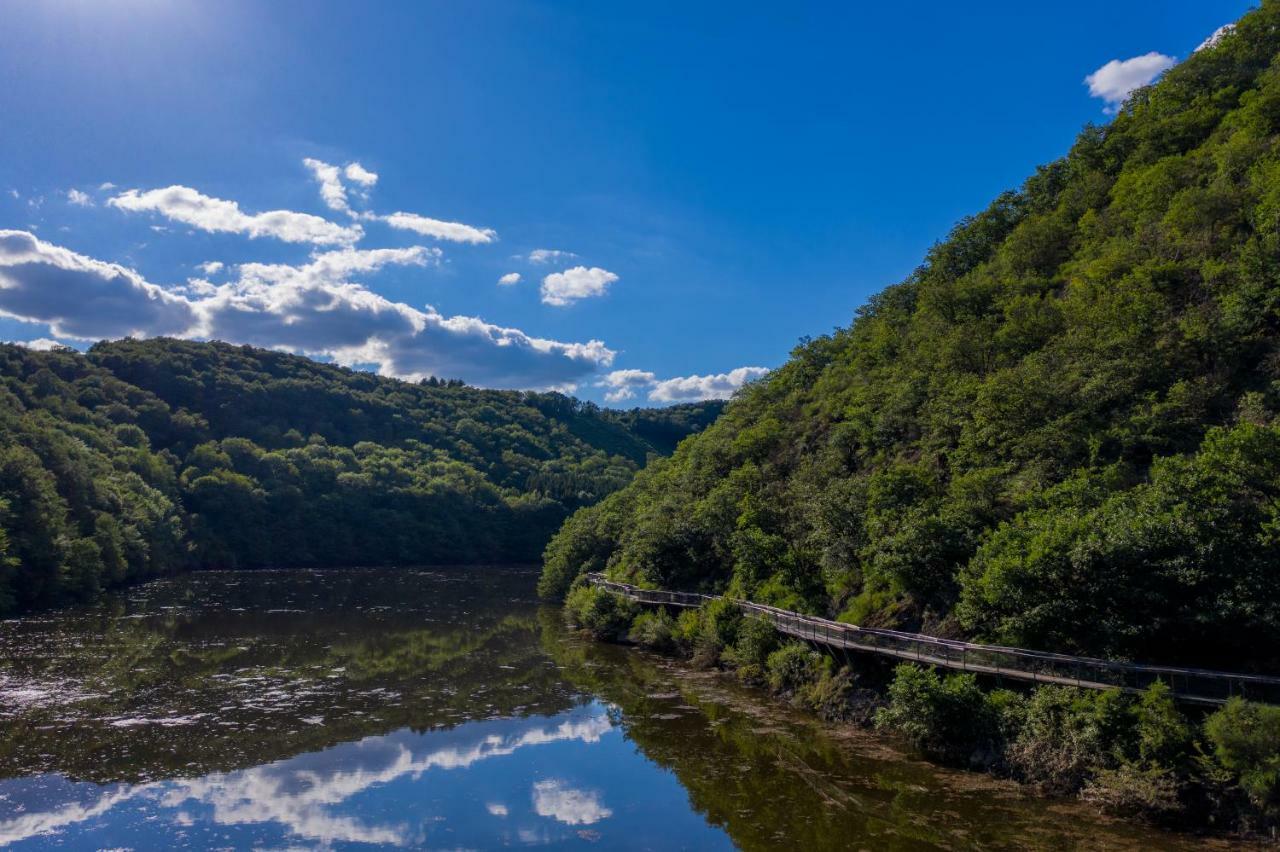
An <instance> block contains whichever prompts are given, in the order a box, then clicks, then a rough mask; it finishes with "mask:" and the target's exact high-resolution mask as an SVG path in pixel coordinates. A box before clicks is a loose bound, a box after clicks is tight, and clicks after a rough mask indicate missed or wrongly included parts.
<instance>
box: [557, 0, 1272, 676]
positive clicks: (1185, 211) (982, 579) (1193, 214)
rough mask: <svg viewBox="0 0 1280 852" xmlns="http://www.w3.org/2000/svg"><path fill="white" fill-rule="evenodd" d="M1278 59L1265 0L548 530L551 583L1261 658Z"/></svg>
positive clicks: (1021, 639) (1265, 646)
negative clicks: (701, 425)
mask: <svg viewBox="0 0 1280 852" xmlns="http://www.w3.org/2000/svg"><path fill="white" fill-rule="evenodd" d="M1277 54H1280V2H1277V0H1265V2H1263V3H1261V5H1260V7H1259V8H1258V9H1256V10H1254V11H1252V12H1250V13H1249V14H1247V15H1245V16H1244V18H1242V19H1241V20H1240V21H1239V22H1238V24H1237V25H1236V27H1235V30H1234V31H1233V32H1232V33H1230V34H1229V35H1226V36H1225V37H1223V38H1222V39H1221V40H1220V41H1219V42H1218V43H1216V44H1215V45H1214V46H1211V47H1207V48H1205V49H1204V50H1200V51H1197V52H1195V53H1194V54H1192V55H1191V56H1189V57H1188V58H1187V59H1186V60H1185V61H1183V62H1182V63H1180V64H1179V65H1178V66H1176V67H1175V68H1173V69H1171V70H1170V71H1169V72H1167V73H1166V74H1165V75H1164V77H1163V78H1162V80H1161V81H1160V82H1158V83H1157V84H1156V85H1154V86H1151V87H1148V88H1144V89H1140V90H1138V91H1137V92H1135V93H1134V95H1133V96H1132V98H1131V99H1130V102H1129V103H1128V104H1127V105H1126V106H1125V108H1124V109H1123V110H1121V111H1120V113H1119V114H1118V115H1117V116H1116V117H1115V119H1114V121H1112V122H1111V123H1110V124H1109V125H1107V126H1105V127H1094V126H1091V127H1087V128H1085V129H1084V131H1083V132H1082V133H1081V134H1080V136H1079V137H1078V139H1077V140H1076V142H1075V144H1074V146H1073V147H1072V148H1071V150H1070V152H1069V153H1068V155H1067V156H1066V157H1064V158H1063V159H1061V160H1059V161H1057V162H1054V163H1051V164H1049V165H1047V166H1045V167H1043V168H1041V169H1039V170H1037V172H1036V173H1035V174H1034V175H1032V176H1031V177H1030V178H1028V179H1027V181H1026V182H1025V183H1024V184H1023V185H1022V187H1021V188H1020V189H1018V190H1017V191H1015V192H1008V193H1005V194H1003V195H1001V196H1000V197H999V198H997V199H996V200H995V201H994V202H993V203H992V204H991V205H990V207H988V208H987V209H986V210H984V211H982V212H981V213H979V214H977V215H975V216H972V217H969V218H967V219H965V220H963V221H961V222H960V223H959V224H958V225H957V226H956V227H955V228H954V230H953V231H952V232H951V234H950V235H948V237H947V238H946V239H945V240H943V241H942V242H940V243H939V244H937V245H936V246H934V247H933V248H932V249H931V250H930V251H929V252H928V254H927V256H926V257H925V259H924V262H923V263H922V264H921V266H920V267H919V268H918V269H917V270H916V271H915V272H914V273H913V274H912V275H910V276H909V277H908V278H907V279H906V280H905V281H903V282H901V283H899V284H897V285H894V286H891V287H889V288H887V289H886V290H884V291H883V292H881V293H880V294H879V295H877V296H875V297H873V298H872V299H870V300H869V301H868V303H867V304H866V305H865V306H864V307H863V308H862V309H860V310H859V311H858V314H857V316H856V318H855V319H854V321H853V323H852V325H850V326H849V327H848V328H844V329H839V330H837V331H835V332H833V333H832V334H829V335H825V336H822V337H817V338H813V339H808V340H804V341H802V342H801V344H800V345H799V346H797V347H796V349H795V350H794V351H793V353H792V357H791V359H790V360H789V361H788V362H787V363H786V364H784V365H783V366H782V367H780V368H778V369H777V370H775V371H773V372H772V373H770V374H769V375H768V376H767V377H766V378H764V379H762V380H760V381H758V382H755V383H753V384H751V385H749V386H748V387H746V388H745V389H744V390H743V391H742V392H741V393H740V394H739V395H738V397H737V398H736V399H735V400H733V401H732V402H731V403H730V404H729V405H728V407H727V408H726V410H725V413H724V414H723V415H722V416H721V417H720V419H719V420H717V421H716V422H715V423H714V424H712V425H711V426H709V427H707V428H706V429H704V430H703V431H701V432H700V433H698V434H697V435H695V436H694V437H692V438H691V439H689V440H686V441H684V442H683V443H681V444H680V445H679V447H677V449H676V451H675V453H674V455H673V456H672V457H671V458H670V459H665V460H659V461H657V462H656V463H654V464H652V465H650V466H649V467H648V468H646V469H645V471H644V472H643V473H642V474H641V475H639V476H637V477H636V478H635V479H634V480H633V481H632V483H631V484H630V485H629V486H628V487H626V488H625V489H623V490H622V491H620V492H619V493H618V494H617V495H615V497H614V499H610V500H608V501H606V502H604V503H600V504H597V505H596V506H594V507H592V508H591V509H587V510H585V512H584V514H583V516H582V517H583V520H582V521H581V522H579V521H578V519H576V518H575V520H574V521H573V522H570V523H569V524H568V525H566V526H565V527H564V529H563V530H562V531H561V532H560V533H559V534H558V536H557V537H556V539H555V540H553V542H552V544H551V545H550V547H549V548H548V554H549V559H548V572H549V574H554V575H557V576H559V575H563V574H564V573H565V566H564V561H563V559H562V558H561V555H562V554H587V555H588V557H589V561H590V564H592V565H595V566H605V567H607V569H608V571H609V572H610V573H611V575H612V576H615V577H617V578H619V579H628V580H630V581H631V582H636V583H639V584H642V585H653V586H659V587H664V588H681V589H691V590H699V591H714V592H724V591H728V592H729V593H731V594H734V595H737V596H742V597H748V598H752V599H755V600H759V601H762V602H768V603H773V604H777V605H779V606H785V607H788V608H793V609H800V610H805V611H811V612H815V613H819V614H824V615H830V616H833V615H837V614H842V615H843V617H845V618H847V619H850V620H854V621H857V622H859V623H866V624H872V625H881V626H890V627H899V628H904V629H911V630H919V629H922V628H923V627H924V626H925V625H938V624H946V625H948V626H949V629H951V630H955V631H958V632H964V633H967V634H968V635H969V636H973V637H976V638H982V639H989V640H994V641H998V642H1001V643H1025V644H1030V645H1037V646H1044V647H1047V648H1050V649H1052V650H1062V651H1075V652H1080V653H1085V654H1090V655H1116V656H1123V657H1131V658H1141V659H1145V660H1150V661H1152V662H1159V661H1170V662H1173V663H1178V664H1200V665H1205V666H1209V667H1217V668H1231V669H1238V668H1240V667H1247V668H1251V669H1256V670H1266V669H1269V668H1276V667H1280V644H1278V643H1276V642H1275V641H1274V637H1275V636H1276V635H1277V632H1278V631H1280V572H1277V571H1275V570H1274V567H1273V566H1274V565H1276V564H1277V557H1280V551H1277V547H1278V546H1280V545H1278V544H1277V542H1278V541H1280V537H1278V536H1277V534H1276V530H1277V529H1278V528H1280V526H1278V523H1277V522H1278V520H1280V519H1278V518H1277V514H1276V513H1277V508H1276V507H1277V506H1280V423H1277V414H1280V272H1278V270H1280V227H1278V226H1280V66H1275V65H1274V63H1273V59H1274V57H1275V56H1276V55H1277ZM548 587H549V588H550V587H563V581H562V580H555V581H554V582H551V581H549V582H548Z"/></svg>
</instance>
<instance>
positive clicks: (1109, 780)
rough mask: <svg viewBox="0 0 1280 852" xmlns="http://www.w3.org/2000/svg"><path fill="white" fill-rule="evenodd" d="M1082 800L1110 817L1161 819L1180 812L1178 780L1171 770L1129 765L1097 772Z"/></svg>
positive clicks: (1088, 783) (1081, 795) (1085, 790)
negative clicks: (1112, 815)
mask: <svg viewBox="0 0 1280 852" xmlns="http://www.w3.org/2000/svg"><path fill="white" fill-rule="evenodd" d="M1080 798H1082V799H1084V800H1085V801H1086V802H1090V803H1092V804H1094V805H1097V806H1098V807H1099V808H1101V809H1102V810H1104V811H1106V812H1107V813H1110V814H1116V815H1118V816H1130V817H1143V818H1145V819H1158V818H1160V817H1165V816H1168V815H1169V814H1172V813H1174V812H1176V811H1177V810H1178V807H1179V802H1178V781H1177V778H1176V777H1175V775H1174V773H1173V771H1172V770H1170V769H1165V768H1161V767H1146V768H1143V767H1140V766H1137V765H1135V764H1132V763H1126V764H1124V765H1122V766H1120V767H1119V768H1117V769H1100V770H1098V773H1097V774H1096V775H1095V776H1094V777H1093V778H1091V779H1090V780H1089V781H1088V782H1087V783H1086V784H1085V786H1084V789H1083V790H1081V791H1080Z"/></svg>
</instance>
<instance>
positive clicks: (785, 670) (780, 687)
mask: <svg viewBox="0 0 1280 852" xmlns="http://www.w3.org/2000/svg"><path fill="white" fill-rule="evenodd" d="M825 671H826V668H825V663H824V660H823V657H822V655H821V654H819V653H818V652H817V651H815V650H813V649H812V648H810V647H809V646H808V645H806V644H804V643H803V642H788V643H787V644H785V645H783V646H782V647H781V648H779V649H778V650H776V651H774V652H773V653H771V654H770V655H769V656H768V657H767V658H766V660H765V677H766V678H767V679H768V682H769V688H770V689H772V690H773V691H774V692H779V693H783V694H787V693H795V692H797V691H798V690H800V689H801V688H803V687H805V686H808V685H810V684H813V683H816V682H817V681H818V679H819V678H820V677H822V675H823V673H824V672H825Z"/></svg>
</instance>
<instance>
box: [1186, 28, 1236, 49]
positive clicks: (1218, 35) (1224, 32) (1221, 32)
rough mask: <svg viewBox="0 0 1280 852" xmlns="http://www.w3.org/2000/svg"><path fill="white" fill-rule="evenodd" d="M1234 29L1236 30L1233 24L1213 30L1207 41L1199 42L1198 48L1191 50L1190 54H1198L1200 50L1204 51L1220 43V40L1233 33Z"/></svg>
mask: <svg viewBox="0 0 1280 852" xmlns="http://www.w3.org/2000/svg"><path fill="white" fill-rule="evenodd" d="M1235 29H1236V25H1235V24H1223V25H1222V26H1220V27H1218V28H1217V29H1216V30H1214V31H1213V32H1212V33H1211V34H1210V35H1209V37H1208V38H1207V39H1205V40H1204V41H1202V42H1200V46H1199V47H1197V48H1196V49H1195V50H1193V51H1192V53H1199V52H1200V51H1202V50H1206V49H1207V48H1210V47H1213V46H1214V45H1216V44H1217V43H1218V42H1220V41H1222V39H1223V38H1224V37H1225V36H1228V35H1230V34H1231V33H1233V32H1235Z"/></svg>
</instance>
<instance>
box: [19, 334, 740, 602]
mask: <svg viewBox="0 0 1280 852" xmlns="http://www.w3.org/2000/svg"><path fill="white" fill-rule="evenodd" d="M719 408H720V405H719V403H700V404H693V405H684V406H675V407H672V408H668V409H662V410H652V411H645V410H633V411H629V412H614V411H607V410H603V409H600V408H598V407H597V406H594V405H592V404H590V403H583V402H580V401H578V400H575V399H572V398H570V397H567V396H565V395H563V394H558V393H529V392H518V391H493V390H482V389H477V388H471V387H467V386H465V385H463V384H462V383H461V382H457V381H440V380H437V379H429V380H427V381H425V382H420V383H417V384H411V383H408V382H403V381H398V380H395V379H389V378H382V377H379V376H375V375H372V374H370V373H366V372H360V371H354V370H347V369H343V368H340V367H336V366H333V365H328V364H321V363H317V362H315V361H311V360H309V359H307V358H302V357H298V356H293V355H286V354H282V353H278V352H270V351H266V350H261V349H253V348H250V347H238V346H230V345H227V344H223V343H194V342H187V341H177V340H165V339H156V340H146V341H138V340H120V341H114V342H106V343H100V344H98V345H96V346H94V347H92V348H91V349H90V350H89V352H88V353H87V354H81V353H78V352H75V351H73V350H70V349H61V350H55V351H51V352H37V351H32V350H30V349H26V348H23V347H20V346H12V345H3V346H0V436H2V437H0V615H3V614H6V613H9V612H14V611H21V610H25V609H30V608H34V607H40V606H47V605H51V604H56V603H60V602H63V601H68V600H75V599H81V598H86V597H90V596H92V595H93V594H95V593H96V592H97V591H98V590H99V589H101V588H103V587H106V586H111V585H114V584H118V583H122V582H125V581H129V580H134V579H141V578H146V577H151V576H155V575H158V574H161V573H167V572H171V571H176V570H181V569H184V568H192V567H256V566H264V565H282V566H327V565H386V564H442V563H478V562H518V561H524V562H529V561H534V560H536V559H537V556H538V553H539V552H540V551H541V550H542V548H543V546H544V545H545V544H546V541H547V539H548V538H549V537H550V535H551V534H552V532H553V531H554V530H555V529H556V528H557V527H558V526H559V525H560V523H561V522H562V521H563V520H564V518H565V517H566V516H567V515H568V514H569V513H570V512H571V511H572V510H574V509H577V508H579V507H582V506H586V505H589V504H591V503H593V502H595V501H596V500H598V499H600V498H601V497H603V496H604V495H606V494H609V493H611V492H613V491H615V490H617V489H618V488H620V487H622V486H623V485H625V484H626V483H627V482H628V481H629V480H630V478H631V476H632V475H633V474H634V473H635V471H636V470H637V469H638V468H639V467H640V466H641V465H643V464H644V463H645V462H646V460H647V459H648V458H649V457H650V456H654V455H656V454H659V453H663V452H669V451H670V450H671V448H672V447H673V446H674V444H675V443H676V442H677V441H678V440H679V438H680V437H682V436H683V435H684V434H687V433H688V432H691V431H695V430H697V429H700V428H702V427H703V426H704V425H706V424H707V423H708V422H710V421H711V420H712V419H714V417H715V416H716V414H717V413H718V412H719Z"/></svg>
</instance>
